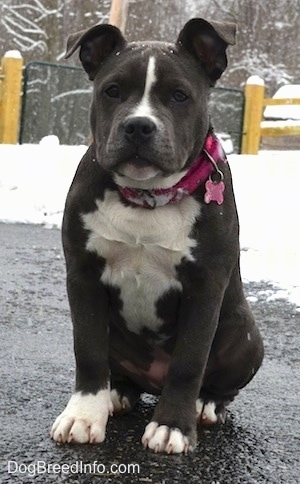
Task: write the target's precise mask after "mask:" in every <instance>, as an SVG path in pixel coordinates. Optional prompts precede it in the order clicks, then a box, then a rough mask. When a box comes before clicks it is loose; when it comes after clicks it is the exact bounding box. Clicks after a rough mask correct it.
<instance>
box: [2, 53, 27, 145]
mask: <svg viewBox="0 0 300 484" xmlns="http://www.w3.org/2000/svg"><path fill="white" fill-rule="evenodd" d="M22 70H23V59H22V56H21V54H20V53H19V52H18V51H9V52H7V53H6V54H5V55H4V57H3V58H2V61H1V68H0V73H1V76H0V143H7V144H16V143H17V142H18V136H19V127H20V108H21V93H22Z"/></svg>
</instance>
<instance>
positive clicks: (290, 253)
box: [0, 136, 300, 310]
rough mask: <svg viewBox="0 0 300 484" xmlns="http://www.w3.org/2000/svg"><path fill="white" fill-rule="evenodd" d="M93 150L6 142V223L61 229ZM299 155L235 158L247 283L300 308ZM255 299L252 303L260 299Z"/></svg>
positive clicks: (2, 181) (2, 150) (2, 161)
mask: <svg viewBox="0 0 300 484" xmlns="http://www.w3.org/2000/svg"><path fill="white" fill-rule="evenodd" d="M86 148H87V147H86V146H62V145H59V141H58V139H57V138H56V137H55V136H52V137H46V138H44V139H43V140H42V142H41V143H40V144H39V145H1V144H0V221H2V222H6V223H16V222H19V223H34V224H43V225H44V226H45V227H46V228H51V227H60V226H61V222H62V214H63V208H64V202H65V197H66V194H67V191H68V187H69V185H70V183H71V181H72V178H73V176H74V173H75V170H76V168H77V165H78V162H79V161H80V159H81V157H82V155H83V154H84V153H85V151H86ZM299 157H300V152H297V151H295V152H293V151H287V152H282V151H280V152H270V151H261V152H260V153H259V154H258V155H230V156H229V163H230V167H231V171H232V175H233V184H234V190H235V196H236V201H237V206H238V212H239V218H240V225H241V234H240V240H241V270H242V276H243V280H244V281H246V282H247V281H249V282H250V281H256V282H259V281H266V282H270V283H271V285H272V286H271V287H273V288H272V289H270V284H266V290H265V296H266V298H267V300H270V301H272V300H274V299H288V300H289V301H291V302H292V303H294V304H296V305H297V307H298V308H299V310H300V277H299V274H300V232H299V215H298V213H297V211H298V207H299V196H300V195H299V180H300V160H299ZM255 300H256V295H250V296H249V301H255Z"/></svg>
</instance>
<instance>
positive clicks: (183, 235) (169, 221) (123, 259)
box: [82, 191, 200, 333]
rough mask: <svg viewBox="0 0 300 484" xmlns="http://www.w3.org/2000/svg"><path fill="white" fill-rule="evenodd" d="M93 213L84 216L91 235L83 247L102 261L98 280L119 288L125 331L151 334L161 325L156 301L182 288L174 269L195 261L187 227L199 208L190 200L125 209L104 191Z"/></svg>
mask: <svg viewBox="0 0 300 484" xmlns="http://www.w3.org/2000/svg"><path fill="white" fill-rule="evenodd" d="M96 204H97V207H98V208H97V210H95V211H94V212H91V213H88V214H84V215H82V219H83V222H84V226H85V228H86V229H87V230H89V231H90V235H89V237H88V240H87V245H86V248H87V250H89V251H92V252H96V253H97V254H99V255H100V256H101V257H104V258H105V260H106V265H105V269H104V272H103V274H102V276H101V280H102V281H103V282H104V283H105V284H108V285H112V286H114V287H117V288H120V290H121V299H122V302H123V308H122V316H123V317H124V319H125V320H126V323H127V327H128V328H129V329H130V330H131V331H133V332H135V333H139V332H140V330H141V328H142V327H145V326H146V327H148V328H149V329H151V330H153V331H155V330H157V329H159V327H160V326H161V325H162V323H163V321H162V320H161V319H160V318H158V317H157V316H156V308H155V303H156V301H157V300H158V298H160V297H161V296H162V295H163V294H164V293H165V292H167V291H168V290H169V289H171V288H175V289H179V290H181V284H180V282H179V281H178V280H177V279H176V268H175V266H176V265H177V264H179V263H180V261H181V260H182V258H183V257H185V258H187V259H188V260H193V256H192V254H191V249H192V248H193V247H194V246H195V241H194V240H193V239H192V238H191V237H190V232H191V228H192V226H193V224H194V222H195V219H196V217H197V216H198V215H199V210H200V209H199V204H198V203H197V202H196V201H195V200H194V199H193V198H192V197H188V198H186V199H184V200H182V202H180V203H178V204H170V205H166V206H164V207H159V208H157V209H155V210H148V209H143V208H132V207H130V206H129V207H126V206H124V205H123V204H122V203H121V202H120V200H119V195H118V193H116V192H113V191H107V192H106V193H105V198H104V200H103V201H100V200H97V201H96Z"/></svg>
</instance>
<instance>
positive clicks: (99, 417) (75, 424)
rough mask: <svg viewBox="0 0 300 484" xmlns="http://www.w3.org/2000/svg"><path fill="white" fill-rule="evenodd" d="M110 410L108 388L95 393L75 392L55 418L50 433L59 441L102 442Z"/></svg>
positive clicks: (110, 403) (111, 408) (111, 409)
mask: <svg viewBox="0 0 300 484" xmlns="http://www.w3.org/2000/svg"><path fill="white" fill-rule="evenodd" d="M112 411H113V405H112V402H111V397H110V390H109V389H107V390H100V391H99V392H98V393H97V394H96V395H93V394H91V393H89V394H87V395H84V394H82V393H81V392H76V393H74V394H73V395H72V396H71V398H70V400H69V403H68V405H67V406H66V408H65V410H64V411H63V412H62V413H61V414H60V415H59V416H58V417H57V419H56V420H55V422H54V424H53V426H52V429H51V432H50V435H51V437H52V438H53V439H54V440H56V441H57V442H60V443H64V442H69V443H71V442H72V443H73V442H74V443H79V444H83V443H87V442H89V443H98V442H103V440H104V438H105V429H106V424H107V420H108V416H109V414H110V413H112Z"/></svg>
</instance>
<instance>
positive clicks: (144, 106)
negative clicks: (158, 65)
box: [130, 56, 159, 125]
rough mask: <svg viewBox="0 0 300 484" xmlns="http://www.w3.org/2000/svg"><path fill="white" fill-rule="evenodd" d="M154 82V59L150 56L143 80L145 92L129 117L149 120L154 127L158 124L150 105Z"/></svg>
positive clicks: (155, 79)
mask: <svg viewBox="0 0 300 484" xmlns="http://www.w3.org/2000/svg"><path fill="white" fill-rule="evenodd" d="M156 81H157V78H156V74H155V57H153V56H151V57H150V58H149V62H148V67H147V73H146V80H145V90H144V93H143V96H142V99H141V101H140V103H139V104H138V105H137V107H136V108H135V109H134V111H133V112H132V114H131V115H130V117H132V116H134V117H136V116H138V117H140V116H141V117H147V118H150V119H151V120H152V121H153V122H154V123H155V124H156V125H158V124H159V121H158V119H157V118H156V116H155V115H154V111H153V108H152V106H151V103H150V92H151V89H152V87H153V86H154V84H155V83H156Z"/></svg>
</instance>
